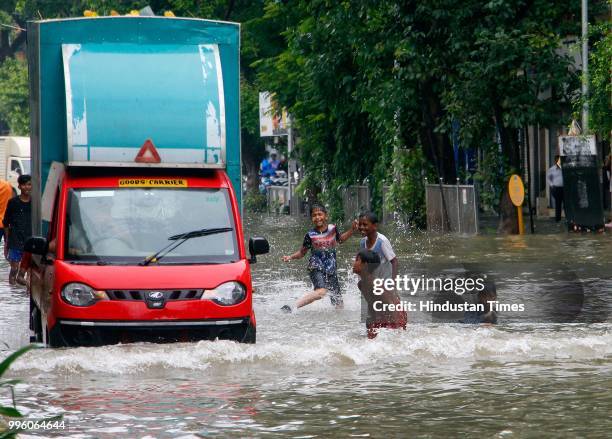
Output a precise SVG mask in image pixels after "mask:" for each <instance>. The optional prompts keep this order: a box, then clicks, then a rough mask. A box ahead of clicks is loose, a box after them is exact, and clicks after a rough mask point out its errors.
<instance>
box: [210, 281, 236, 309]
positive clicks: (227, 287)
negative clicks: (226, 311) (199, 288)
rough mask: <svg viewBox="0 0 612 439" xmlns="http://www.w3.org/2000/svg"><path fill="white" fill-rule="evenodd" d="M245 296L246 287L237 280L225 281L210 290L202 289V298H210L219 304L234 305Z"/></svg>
mask: <svg viewBox="0 0 612 439" xmlns="http://www.w3.org/2000/svg"><path fill="white" fill-rule="evenodd" d="M245 297H246V288H245V287H244V285H242V284H241V283H238V282H226V283H224V284H221V285H219V286H218V287H217V288H215V289H212V290H204V294H202V300H212V301H213V302H215V303H217V304H219V305H235V304H237V303H240V302H242V301H243V300H244V298H245Z"/></svg>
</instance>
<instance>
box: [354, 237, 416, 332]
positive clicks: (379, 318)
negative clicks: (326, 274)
mask: <svg viewBox="0 0 612 439" xmlns="http://www.w3.org/2000/svg"><path fill="white" fill-rule="evenodd" d="M380 268H382V265H381V259H380V256H379V255H378V253H375V252H373V251H372V250H367V249H361V250H359V253H357V256H355V262H354V263H353V273H355V274H357V275H358V276H359V277H360V278H361V280H360V281H359V283H358V284H357V285H358V287H359V290H360V291H361V294H362V296H363V298H364V299H365V301H366V302H367V304H368V317H367V320H366V328H367V330H368V338H375V337H376V336H377V335H378V330H379V329H381V328H387V329H406V323H407V322H408V316H407V314H406V311H395V310H390V309H389V306H388V305H392V306H394V307H395V306H397V305H399V303H400V299H399V297H398V296H397V294H396V293H395V292H394V291H388V290H384V291H383V292H382V293H377V292H375V291H374V279H376V278H380V277H381V276H380V275H379V270H380Z"/></svg>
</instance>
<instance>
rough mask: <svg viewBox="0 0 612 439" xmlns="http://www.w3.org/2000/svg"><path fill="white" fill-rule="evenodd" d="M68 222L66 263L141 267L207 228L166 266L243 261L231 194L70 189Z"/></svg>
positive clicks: (170, 256) (166, 260) (165, 260)
mask: <svg viewBox="0 0 612 439" xmlns="http://www.w3.org/2000/svg"><path fill="white" fill-rule="evenodd" d="M67 212H68V213H67V221H66V227H67V230H66V232H67V233H66V241H65V246H66V247H65V248H66V251H65V252H64V253H65V255H66V256H65V258H66V260H79V261H83V262H86V261H91V262H96V261H103V262H105V263H113V262H115V263H134V264H137V263H139V262H142V260H143V259H144V258H146V257H148V256H150V255H152V254H154V253H156V252H158V251H159V249H160V248H163V247H165V246H167V245H168V244H170V243H172V240H170V238H172V237H176V235H181V234H185V233H187V232H190V231H193V230H199V229H208V228H228V229H231V230H228V231H226V232H223V233H215V234H208V235H203V236H195V237H192V238H190V239H189V240H187V241H186V242H184V243H183V244H182V245H181V246H180V247H178V248H176V249H175V250H173V251H172V252H171V253H168V254H167V255H166V256H165V257H164V258H163V261H161V262H160V263H164V264H172V263H174V264H181V263H225V262H233V261H237V260H238V259H239V255H238V247H237V244H236V242H237V241H236V233H235V226H234V218H233V215H232V210H231V204H230V200H229V194H228V191H227V189H187V188H172V189H168V188H163V189H159V188H119V189H72V190H71V191H70V194H69V205H68V209H67Z"/></svg>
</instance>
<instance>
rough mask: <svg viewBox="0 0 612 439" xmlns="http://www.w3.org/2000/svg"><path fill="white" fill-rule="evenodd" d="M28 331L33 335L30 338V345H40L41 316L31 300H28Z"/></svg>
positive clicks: (41, 340)
mask: <svg viewBox="0 0 612 439" xmlns="http://www.w3.org/2000/svg"><path fill="white" fill-rule="evenodd" d="M30 329H31V330H32V332H34V335H32V336H31V337H30V342H31V343H42V342H43V324H42V314H41V313H40V310H39V309H38V307H37V306H36V304H35V303H34V301H33V300H32V299H30Z"/></svg>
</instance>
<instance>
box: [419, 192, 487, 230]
mask: <svg viewBox="0 0 612 439" xmlns="http://www.w3.org/2000/svg"><path fill="white" fill-rule="evenodd" d="M425 205H426V210H427V230H429V231H432V232H439V233H462V234H477V233H478V206H477V198H476V190H475V188H474V185H462V184H457V185H450V184H443V185H440V184H426V185H425Z"/></svg>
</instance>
